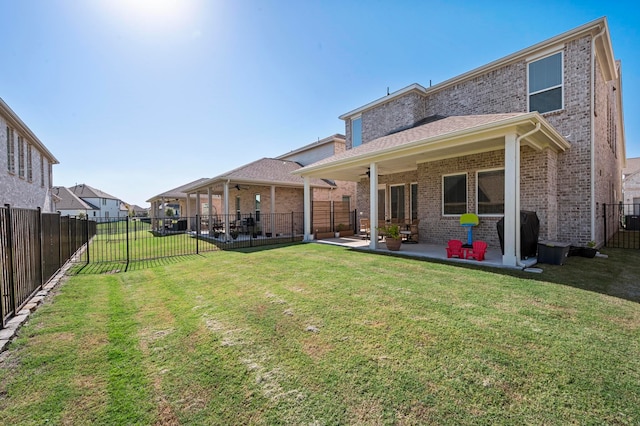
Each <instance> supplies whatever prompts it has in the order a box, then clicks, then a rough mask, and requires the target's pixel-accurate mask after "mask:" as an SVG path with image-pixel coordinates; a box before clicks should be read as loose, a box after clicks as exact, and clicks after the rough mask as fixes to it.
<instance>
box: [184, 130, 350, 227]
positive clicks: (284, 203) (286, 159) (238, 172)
mask: <svg viewBox="0 0 640 426" xmlns="http://www.w3.org/2000/svg"><path fill="white" fill-rule="evenodd" d="M344 150H345V139H344V136H343V135H339V134H336V135H333V136H329V137H327V138H324V139H321V140H319V141H317V142H314V143H312V144H309V145H306V146H304V147H302V148H299V149H296V150H294V151H291V152H289V153H287V154H284V155H281V156H279V157H277V158H262V159H260V160H257V161H254V162H251V163H248V164H245V165H243V166H241V167H238V168H236V169H234V170H231V171H229V172H226V173H223V174H221V175H219V176H216V177H214V178H211V179H208V180H206V181H204V182H202V183H200V184H198V185H193V186H192V187H191V188H189V189H188V192H189V193H190V194H196V195H197V196H198V197H200V196H201V194H207V195H208V194H213V195H218V196H220V197H221V198H222V211H221V212H220V213H222V216H221V219H222V220H225V221H230V220H233V219H234V218H235V219H240V218H243V217H244V215H251V216H252V217H255V219H256V221H257V222H260V220H261V217H262V216H264V215H265V214H283V213H291V212H299V213H301V212H303V208H304V192H305V190H304V180H303V179H302V178H300V177H299V176H295V175H293V174H292V172H294V171H296V170H299V169H301V168H302V167H303V165H304V164H310V163H311V162H315V161H318V160H319V159H322V158H326V157H328V156H332V155H335V154H336V153H339V152H344ZM308 191H309V194H310V202H313V201H339V202H342V203H343V204H342V205H345V204H347V205H348V209H351V208H353V205H352V203H353V198H354V196H355V184H354V183H353V182H339V181H327V180H323V179H312V180H310V181H309V187H308ZM195 213H198V212H195ZM258 225H260V224H258ZM224 228H225V229H230V228H229V223H228V222H227V223H225V227H224ZM264 228H265V231H266V232H271V231H270V230H269V228H268V227H266V226H265V227H264ZM278 232H279V231H277V230H276V231H273V232H272V233H273V234H274V235H275V234H277V233H278Z"/></svg>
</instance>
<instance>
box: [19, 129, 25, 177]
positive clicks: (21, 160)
mask: <svg viewBox="0 0 640 426" xmlns="http://www.w3.org/2000/svg"><path fill="white" fill-rule="evenodd" d="M18 176H20V177H21V178H23V177H24V138H23V137H22V136H20V135H18Z"/></svg>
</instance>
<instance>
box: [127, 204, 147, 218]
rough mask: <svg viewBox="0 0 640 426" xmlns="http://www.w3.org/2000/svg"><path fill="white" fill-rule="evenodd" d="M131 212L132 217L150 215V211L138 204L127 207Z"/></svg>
mask: <svg viewBox="0 0 640 426" xmlns="http://www.w3.org/2000/svg"><path fill="white" fill-rule="evenodd" d="M127 207H128V210H129V216H132V217H146V216H148V215H149V209H145V208H144V207H140V206H139V205H137V204H130V205H128V206H127Z"/></svg>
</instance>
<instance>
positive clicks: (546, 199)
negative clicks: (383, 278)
mask: <svg viewBox="0 0 640 426" xmlns="http://www.w3.org/2000/svg"><path fill="white" fill-rule="evenodd" d="M621 92H622V86H621V70H620V63H619V62H616V61H615V60H614V56H613V50H612V46H611V40H610V36H609V28H608V24H607V20H606V18H601V19H598V20H596V21H593V22H590V23H588V24H585V25H583V26H581V27H578V28H575V29H573V30H571V31H568V32H566V33H563V34H560V35H558V36H556V37H553V38H551V39H549V40H546V41H544V42H541V43H538V44H536V45H534V46H531V47H528V48H526V49H523V50H521V51H519V52H516V53H513V54H511V55H509V56H507V57H504V58H502V59H499V60H496V61H494V62H491V63H489V64H487V65H484V66H482V67H479V68H477V69H474V70H472V71H469V72H467V73H465V74H462V75H460V76H457V77H454V78H452V79H450V80H447V81H444V82H442V83H440V84H436V85H434V86H432V87H428V88H426V87H423V86H421V85H419V84H413V85H410V86H408V87H406V88H404V89H401V90H399V91H397V92H395V93H391V94H389V95H387V96H385V97H383V98H380V99H377V100H375V101H373V102H370V103H368V104H366V105H363V106H361V107H359V108H356V109H354V110H352V111H349V112H347V113H345V114H343V115H341V116H340V118H341V119H343V120H344V121H345V128H346V140H347V150H346V151H345V152H344V153H341V154H338V155H335V156H333V157H330V158H327V159H325V160H321V161H318V162H316V163H314V164H311V165H309V166H307V167H304V168H302V169H301V170H298V171H296V172H295V173H296V174H299V175H301V176H302V177H303V178H304V179H305V180H306V179H311V178H319V177H322V178H330V179H343V180H352V181H356V182H358V193H357V208H358V210H360V211H362V212H363V213H364V214H365V215H366V216H369V217H370V219H371V221H372V223H376V221H378V220H379V219H383V220H384V219H385V218H386V219H392V220H398V219H403V218H404V219H406V218H418V219H420V240H421V241H426V242H430V243H435V244H444V243H445V242H446V241H447V240H449V239H452V238H457V239H463V237H464V234H465V230H464V229H462V228H461V226H460V222H459V219H460V216H461V215H462V214H464V213H467V212H471V213H476V214H478V215H479V217H480V224H479V225H478V226H477V227H476V229H475V230H474V234H475V235H476V238H477V239H482V240H484V241H487V242H488V243H489V244H490V245H492V246H494V247H496V246H498V245H499V237H498V233H497V231H496V225H497V223H498V221H499V220H500V219H501V218H504V254H503V263H504V264H505V265H508V266H518V264H519V263H520V258H521V255H520V232H519V230H520V214H519V213H518V212H519V211H521V210H528V211H535V212H536V214H537V215H538V217H539V219H540V234H539V238H540V239H549V240H560V241H566V242H571V243H574V244H584V243H586V242H588V241H591V240H593V241H596V242H597V243H598V244H602V243H603V242H604V241H605V238H606V237H607V236H605V235H604V226H603V223H602V220H600V218H601V216H602V212H603V208H602V206H603V204H608V203H615V202H618V201H619V200H620V197H621V178H620V176H621V167H622V164H623V159H624V157H625V144H624V123H623V115H622V102H621V96H622V95H621ZM306 207H307V206H305V210H306ZM305 231H306V235H307V238H309V237H310V234H311V230H310V229H306V230H305ZM375 234H376V231H375V228H372V239H371V247H372V248H375V247H376V245H377V238H375Z"/></svg>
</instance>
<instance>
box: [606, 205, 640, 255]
mask: <svg viewBox="0 0 640 426" xmlns="http://www.w3.org/2000/svg"><path fill="white" fill-rule="evenodd" d="M602 207H603V214H602V216H603V220H604V234H605V235H606V236H607V238H606V242H605V245H606V247H609V248H630V249H640V204H622V203H620V204H603V205H602Z"/></svg>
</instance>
